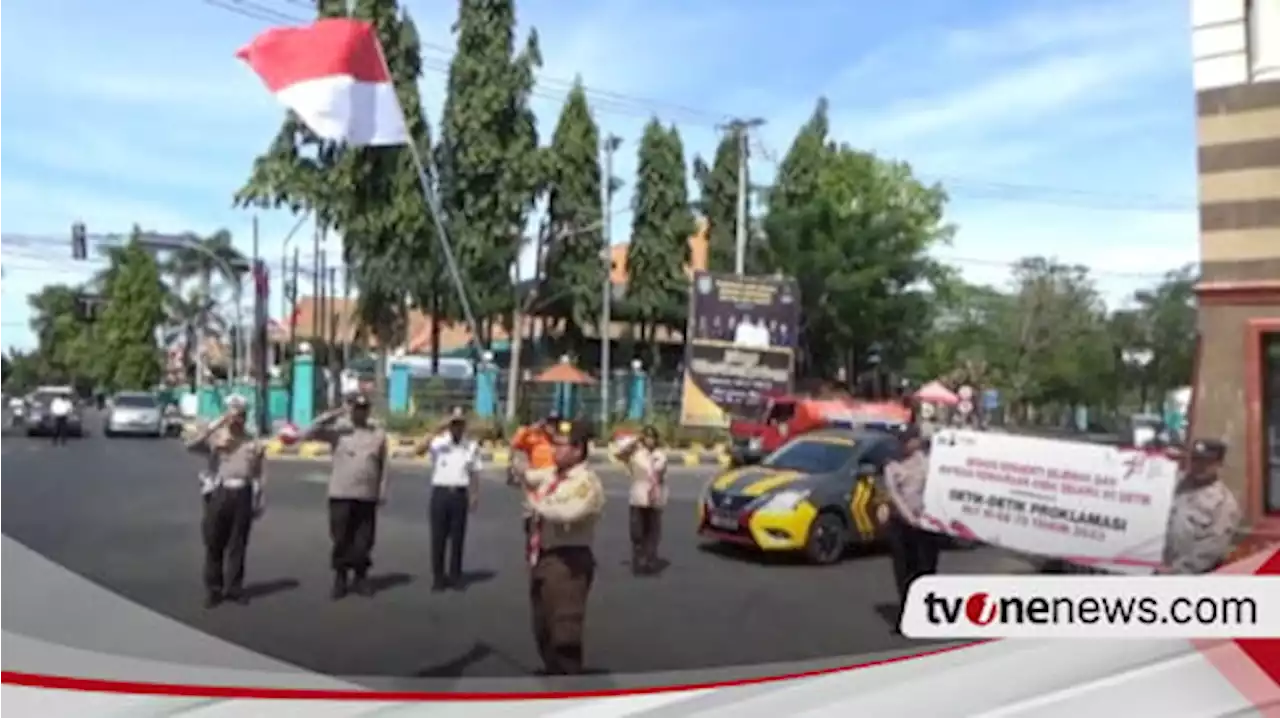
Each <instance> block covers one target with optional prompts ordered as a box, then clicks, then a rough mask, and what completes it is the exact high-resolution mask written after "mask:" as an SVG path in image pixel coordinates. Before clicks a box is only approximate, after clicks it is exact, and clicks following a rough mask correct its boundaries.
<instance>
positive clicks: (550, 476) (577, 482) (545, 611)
mask: <svg viewBox="0 0 1280 718" xmlns="http://www.w3.org/2000/svg"><path fill="white" fill-rule="evenodd" d="M578 433H579V432H578V431H577V430H576V429H575V430H574V434H575V435H577V434H578ZM525 483H526V485H527V486H528V488H530V489H532V491H531V493H530V501H529V503H530V508H531V509H532V510H533V514H534V521H533V523H534V526H533V533H532V535H531V537H530V539H531V540H530V544H531V545H530V551H529V558H530V561H531V563H532V570H531V573H530V579H531V580H530V585H529V597H530V602H531V604H532V609H533V631H534V640H535V642H536V643H537V647H538V653H539V655H540V657H541V658H542V662H543V665H544V666H545V668H546V671H547V673H548V674H551V675H571V674H577V673H581V672H582V670H583V639H584V626H585V622H586V611H587V597H588V595H589V594H590V591H591V583H592V580H593V578H594V576H595V556H594V555H593V553H592V550H591V547H592V544H593V543H594V541H595V530H596V524H597V522H598V521H599V519H600V515H601V513H602V511H603V509H604V501H605V498H604V487H603V486H602V485H601V483H600V479H599V478H598V477H597V476H596V475H595V474H594V473H593V472H592V471H591V470H590V469H589V468H587V466H586V464H585V462H583V463H579V464H577V465H575V466H572V467H570V468H568V469H564V470H558V469H551V470H544V471H531V472H529V473H528V474H527V475H526V478H525Z"/></svg>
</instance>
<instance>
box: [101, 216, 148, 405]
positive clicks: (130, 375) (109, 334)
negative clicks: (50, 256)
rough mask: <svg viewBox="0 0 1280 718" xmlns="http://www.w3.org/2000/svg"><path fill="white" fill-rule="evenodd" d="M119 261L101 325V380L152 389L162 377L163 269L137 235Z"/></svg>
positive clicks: (115, 386) (120, 386)
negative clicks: (161, 278)
mask: <svg viewBox="0 0 1280 718" xmlns="http://www.w3.org/2000/svg"><path fill="white" fill-rule="evenodd" d="M136 236H137V231H136V230H135V239H133V240H131V241H130V242H129V244H128V245H127V246H126V247H125V248H124V250H123V251H122V252H121V253H120V254H118V255H117V256H116V258H115V259H114V260H113V261H115V262H117V265H116V267H115V272H114V274H113V276H112V279H111V283H110V285H109V286H108V287H107V291H106V294H105V296H104V300H105V307H104V308H103V310H102V314H101V316H100V317H99V318H98V326H97V327H96V329H97V332H96V335H97V336H96V340H97V342H96V347H97V351H96V352H95V356H96V357H97V359H96V361H97V362H98V363H99V364H100V366H101V367H102V371H101V372H100V373H99V378H100V379H101V383H102V384H103V385H104V386H106V387H107V388H109V389H113V390H119V389H150V388H151V387H153V386H155V385H156V384H158V383H159V381H160V378H161V371H162V367H161V361H160V359H161V356H160V348H159V346H158V345H157V341H156V338H157V333H158V330H159V329H160V328H161V325H162V323H163V322H164V318H165V295H164V292H163V291H162V290H161V283H160V268H159V266H158V265H157V263H156V260H155V258H154V257H152V256H151V254H150V253H149V252H148V251H147V250H146V248H145V247H144V246H143V245H142V243H141V242H139V241H138V240H137V239H136Z"/></svg>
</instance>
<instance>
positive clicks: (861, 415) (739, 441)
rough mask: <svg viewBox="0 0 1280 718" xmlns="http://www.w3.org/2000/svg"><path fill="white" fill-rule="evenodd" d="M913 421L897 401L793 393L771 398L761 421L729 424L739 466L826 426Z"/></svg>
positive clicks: (734, 421)
mask: <svg viewBox="0 0 1280 718" xmlns="http://www.w3.org/2000/svg"><path fill="white" fill-rule="evenodd" d="M910 420H911V414H910V411H908V410H907V408H906V407H904V406H902V405H901V404H897V403H894V402H870V401H861V400H858V399H815V398H811V397H805V396H798V395H793V394H782V395H779V396H775V397H770V398H769V399H767V400H766V401H765V404H764V406H763V407H761V409H760V414H759V416H758V418H754V419H734V420H733V421H731V422H730V423H729V435H730V436H731V437H732V440H733V446H732V450H731V456H732V458H733V464H734V465H735V466H742V465H746V464H755V463H758V462H759V461H760V460H761V459H763V458H764V457H766V456H768V455H769V454H771V453H773V452H774V451H775V450H777V449H778V448H779V447H781V446H782V445H783V444H785V443H786V442H787V441H788V440H790V439H791V438H792V437H795V436H798V435H800V434H803V433H805V432H808V431H813V430H814V429H821V428H825V427H849V428H852V427H854V426H884V427H886V428H892V427H894V426H897V425H901V424H905V423H907V422H909V421H910Z"/></svg>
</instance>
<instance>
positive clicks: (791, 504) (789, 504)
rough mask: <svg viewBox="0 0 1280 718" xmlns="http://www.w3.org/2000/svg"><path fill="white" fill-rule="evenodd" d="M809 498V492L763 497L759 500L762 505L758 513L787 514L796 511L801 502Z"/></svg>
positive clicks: (786, 492)
mask: <svg viewBox="0 0 1280 718" xmlns="http://www.w3.org/2000/svg"><path fill="white" fill-rule="evenodd" d="M807 498H809V492H808V491H797V490H790V491H779V492H778V493H776V494H772V495H769V496H763V497H761V498H760V499H759V501H760V505H759V507H757V508H756V511H760V512H763V513H787V512H790V511H795V509H796V507H797V506H799V505H800V502H801V501H804V500H805V499H807Z"/></svg>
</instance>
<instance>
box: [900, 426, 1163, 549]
mask: <svg viewBox="0 0 1280 718" xmlns="http://www.w3.org/2000/svg"><path fill="white" fill-rule="evenodd" d="M1177 481H1178V466H1177V464H1175V463H1174V462H1173V461H1170V460H1169V459H1166V458H1163V457H1159V456H1149V455H1146V454H1144V453H1142V452H1139V451H1133V450H1126V449H1118V448H1115V447H1111V446H1104V445H1101V444H1089V443H1083V442H1075V441H1059V440H1053V439H1039V438H1034V437H1026V436H1014V435H1010V434H998V433H989V432H972V431H955V430H947V431H943V432H940V433H938V434H936V435H935V436H934V438H933V442H932V451H931V453H930V458H929V479H928V483H927V484H926V486H925V494H924V507H925V521H926V524H925V528H929V529H931V530H934V531H939V532H943V533H947V534H951V535H953V536H958V537H961V538H965V539H969V540H975V541H981V542H983V543H988V544H992V545H995V546H1001V547H1003V548H1006V549H1010V550H1013V551H1019V552H1023V553H1030V554H1038V555H1041V556H1053V557H1060V558H1064V559H1067V560H1069V561H1072V562H1075V563H1081V564H1087V565H1093V566H1096V567H1099V568H1105V569H1108V570H1111V571H1117V572H1122V573H1129V574H1145V573H1151V571H1152V570H1153V569H1154V568H1155V567H1156V566H1158V565H1159V564H1160V563H1161V561H1162V559H1163V553H1164V546H1165V532H1166V530H1167V527H1168V521H1169V512H1170V509H1171V507H1172V502H1173V492H1174V489H1175V487H1176V486H1177Z"/></svg>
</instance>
